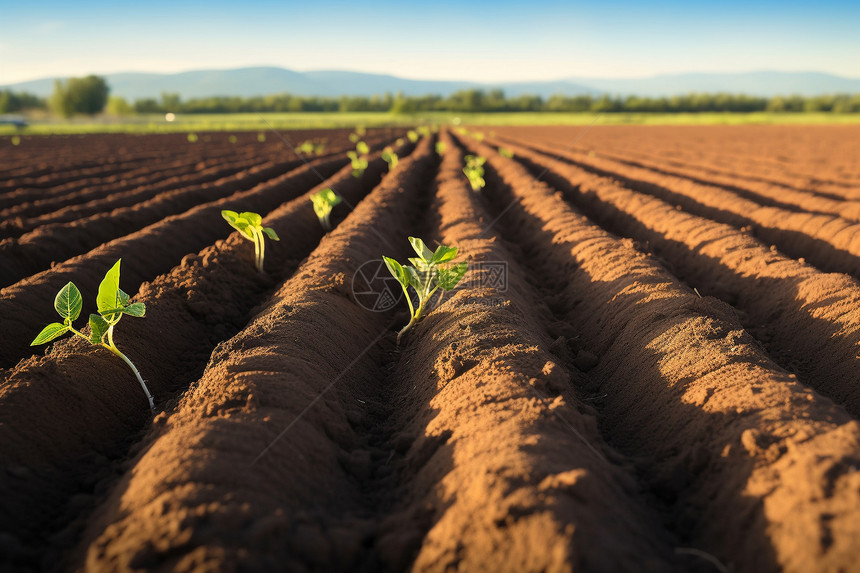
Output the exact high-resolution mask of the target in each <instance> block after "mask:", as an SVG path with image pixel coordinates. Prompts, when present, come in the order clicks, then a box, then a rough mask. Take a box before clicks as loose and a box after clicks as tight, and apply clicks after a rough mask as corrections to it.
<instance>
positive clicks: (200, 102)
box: [0, 76, 860, 117]
mask: <svg viewBox="0 0 860 573" xmlns="http://www.w3.org/2000/svg"><path fill="white" fill-rule="evenodd" d="M109 93H110V90H109V87H108V85H107V82H106V81H105V80H104V78H101V77H99V76H87V77H85V78H70V79H68V80H66V81H59V80H58V81H57V82H55V85H54V93H53V95H52V96H51V97H50V98H39V97H38V96H35V95H32V94H28V93H21V92H13V91H10V90H0V113H14V112H21V111H27V110H33V109H41V110H51V111H53V112H55V113H57V114H59V115H62V116H63V117H69V116H72V115H75V114H89V115H94V114H97V113H101V112H103V111H106V112H107V113H109V114H111V115H131V114H135V113H138V114H145V113H167V112H172V113H192V114H193V113H254V112H258V113H263V112H303V111H305V112H309V111H314V112H368V111H377V112H392V113H420V112H428V111H449V112H479V113H481V112H483V113H498V112H606V113H643V112H644V113H699V112H756V111H771V112H798V113H800V112H834V113H858V112H860V94H836V95H824V96H813V97H804V96H799V95H792V96H775V97H770V98H767V97H755V96H747V95H743V94H728V93H716V94H688V95H679V96H671V97H641V96H610V95H601V96H592V95H577V96H564V95H554V96H551V97H548V98H543V97H541V96H537V95H521V96H513V97H511V96H507V95H506V94H505V93H504V92H503V91H502V90H479V89H472V90H461V91H458V92H455V93H453V94H451V95H450V96H447V97H443V96H440V95H425V96H405V95H403V94H390V93H387V94H383V95H375V96H370V97H365V96H341V97H336V98H332V97H318V96H299V95H292V94H276V95H268V96H255V97H235V96H213V97H203V98H192V99H188V100H183V99H182V98H181V97H180V96H179V94H175V93H164V94H162V95H161V98H158V99H156V98H143V99H138V100H135V101H133V102H129V101H128V100H126V99H124V98H121V97H118V96H113V97H109Z"/></svg>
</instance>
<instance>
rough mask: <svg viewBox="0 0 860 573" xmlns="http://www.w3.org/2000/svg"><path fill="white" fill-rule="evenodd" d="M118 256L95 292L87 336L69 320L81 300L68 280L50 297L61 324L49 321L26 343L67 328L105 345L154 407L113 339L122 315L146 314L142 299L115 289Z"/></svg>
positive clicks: (41, 341) (78, 309)
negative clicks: (96, 309)
mask: <svg viewBox="0 0 860 573" xmlns="http://www.w3.org/2000/svg"><path fill="white" fill-rule="evenodd" d="M121 262H122V259H120V260H118V261H117V262H116V263H115V264H114V265H113V266H112V267H111V268H110V270H109V271H108V272H107V274H105V277H104V278H103V279H102V281H101V283H100V284H99V290H98V293H97V294H96V306H97V307H98V314H91V315H90V319H89V324H90V336H86V335H85V334H84V333H82V332H81V331H79V330H77V329H75V327H74V326H73V324H72V323H73V322H74V321H75V320H77V319H78V317H79V316H80V315H81V309H82V308H83V299H82V298H81V291H79V290H78V287H76V286H75V284H74V283H72V282H69V283H67V284H66V286H64V287H63V288H61V289H60V292H58V293H57V296H56V297H55V298H54V310H56V311H57V314H59V315H60V317H61V318H62V319H63V322H62V323H59V322H52V323H51V324H49V325H48V326H46V327H45V328H43V329H42V332H40V333H39V335H38V336H36V338H35V340H33V342H31V343H30V346H36V345H38V344H45V343H47V342H50V341H52V340H54V339H55V338H57V337H59V336H62V335H63V334H65V333H66V332H69V331H71V332H72V334H74V335H75V336H78V337H80V338H83V339H84V340H86V341H87V342H89V343H90V344H94V345H98V346H102V347H104V348H107V349H108V350H110V351H111V352H113V353H114V354H116V355H117V356H119V357H120V358H122V360H123V361H124V362H125V363H126V364H127V365H128V366H129V367H130V368H131V369H132V371H133V372H134V375H135V376H136V377H137V380H138V382H139V383H140V385H141V387H142V388H143V391H144V393H145V394H146V397H147V399H148V400H149V406H150V408H154V407H155V403H154V401H153V399H152V395H151V394H150V393H149V389H148V388H147V387H146V383H145V382H144V381H143V378H142V377H141V376H140V372H138V371H137V368H135V366H134V364H132V362H131V360H129V359H128V357H127V356H126V355H125V354H123V353H122V352H120V351H119V349H118V348H117V347H116V345H115V344H114V341H113V327H114V326H115V325H116V324H117V323H118V322H119V321H120V319H121V318H122V317H123V315H125V314H127V315H129V316H135V317H140V318H142V317H143V316H145V315H146V305H145V304H143V303H142V302H131V297H129V296H128V294H126V293H125V292H124V291H123V290H122V289H121V288H119V268H120V263H121Z"/></svg>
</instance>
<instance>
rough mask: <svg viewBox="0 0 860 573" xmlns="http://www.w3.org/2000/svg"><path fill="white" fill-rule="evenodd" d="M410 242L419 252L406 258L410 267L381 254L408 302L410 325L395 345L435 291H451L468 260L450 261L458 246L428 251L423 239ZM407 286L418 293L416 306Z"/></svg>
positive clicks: (463, 273) (411, 239)
mask: <svg viewBox="0 0 860 573" xmlns="http://www.w3.org/2000/svg"><path fill="white" fill-rule="evenodd" d="M409 243H410V244H411V245H412V248H413V249H414V250H415V252H416V253H417V254H418V256H417V257H411V258H410V259H409V262H410V263H412V265H413V266H403V265H401V264H400V263H398V262H397V261H395V260H394V259H392V258H389V257H385V256H383V257H382V258H383V260H384V261H385V266H386V267H388V271H389V272H390V273H391V274H392V276H393V277H394V278H395V279H397V282H398V283H400V286H401V287H402V288H403V292H404V293H405V294H406V302H407V303H409V313H410V319H409V324H407V325H406V326H404V327H403V329H402V330H401V331H400V332H399V333H397V344H400V339H401V338H402V337H403V335H404V334H405V333H406V331H408V330H409V329H410V328H412V326H413V325H414V324H415V323H416V322H418V320H419V319H420V318H421V315H422V314H423V313H424V310H425V309H426V307H427V304H428V303H429V302H430V300H431V299H432V298H433V295H434V294H435V293H436V291H437V290H439V289H440V288H441V289H442V296H444V293H446V292H448V291H451V290H454V287H456V286H457V283H459V282H460V279H462V278H463V275H465V274H466V267H467V263H449V261H451V260H452V259H454V257H456V256H457V247H446V246H445V245H439V247H437V248H436V250H435V251H431V250H430V249H428V248H427V245H425V244H424V241H422V240H421V239H419V238H417V237H409ZM445 263H449V264H445ZM409 287H412V288H413V290H415V293H416V294H417V295H418V307H417V308H416V307H415V305H414V304H413V303H412V299H411V298H410V297H409ZM440 301H441V297H440ZM437 304H438V303H437Z"/></svg>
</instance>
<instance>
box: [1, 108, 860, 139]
mask: <svg viewBox="0 0 860 573" xmlns="http://www.w3.org/2000/svg"><path fill="white" fill-rule="evenodd" d="M453 123H459V124H462V125H482V126H494V125H523V126H528V125H547V126H553V125H589V124H591V123H597V124H598V125H747V124H752V125H831V124H838V125H841V124H846V125H857V124H860V114H857V113H854V114H850V113H846V114H839V113H825V112H822V113H814V112H804V113H775V112H756V113H732V112H722V113H616V112H613V113H603V114H596V113H554V112H537V113H528V112H512V113H504V112H502V113H457V112H427V113H420V114H398V113H379V112H360V113H349V112H318V113H317V112H304V113H232V114H231V113H224V114H180V115H178V116H177V117H176V119H175V120H174V121H172V122H168V121H165V118H164V114H141V115H138V116H134V117H133V118H101V119H97V120H94V119H91V118H75V119H70V120H61V119H57V118H53V119H42V120H40V119H38V118H37V119H35V120H32V121H31V123H30V124H29V125H28V126H27V127H26V128H23V129H19V128H16V127H14V126H11V125H0V135H14V134H18V135H28V134H31V135H51V134H84V133H178V132H197V131H243V130H260V131H267V130H271V129H276V130H292V129H334V128H347V129H350V128H353V127H354V126H357V125H362V126H365V127H396V126H401V127H409V126H413V125H445V124H453Z"/></svg>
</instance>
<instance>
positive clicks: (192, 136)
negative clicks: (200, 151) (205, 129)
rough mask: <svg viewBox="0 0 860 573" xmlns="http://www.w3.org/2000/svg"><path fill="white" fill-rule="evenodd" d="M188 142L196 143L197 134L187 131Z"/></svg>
mask: <svg viewBox="0 0 860 573" xmlns="http://www.w3.org/2000/svg"><path fill="white" fill-rule="evenodd" d="M188 143H197V134H196V133H189V134H188Z"/></svg>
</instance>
